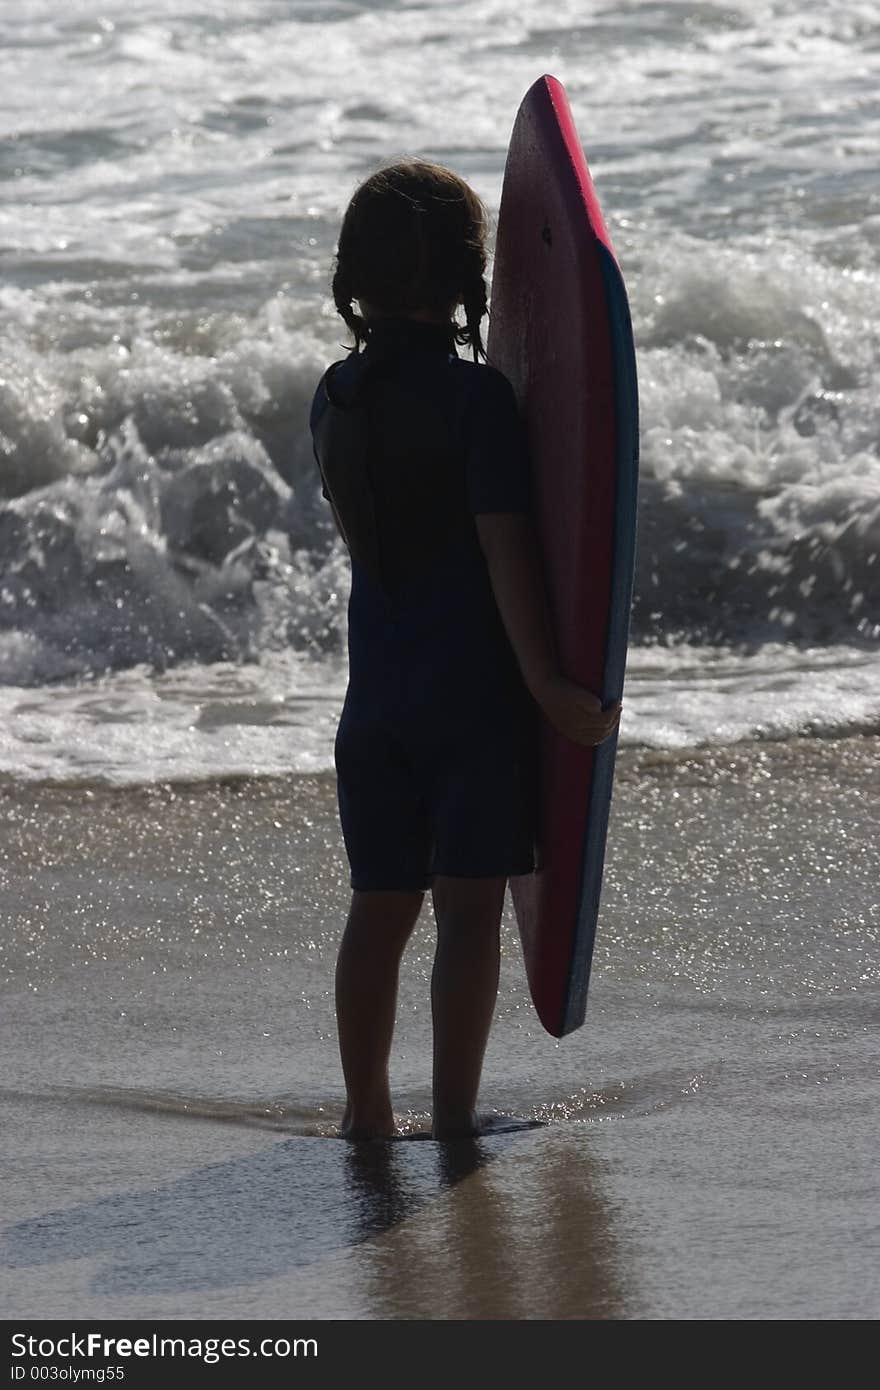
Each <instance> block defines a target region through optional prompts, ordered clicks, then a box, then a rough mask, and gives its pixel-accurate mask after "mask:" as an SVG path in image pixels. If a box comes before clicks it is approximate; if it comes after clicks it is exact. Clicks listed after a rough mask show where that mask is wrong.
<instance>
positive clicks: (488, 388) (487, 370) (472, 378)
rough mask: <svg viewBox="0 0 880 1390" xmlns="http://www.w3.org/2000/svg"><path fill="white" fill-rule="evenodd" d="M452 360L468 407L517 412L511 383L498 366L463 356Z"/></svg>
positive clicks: (503, 412) (481, 409) (514, 393)
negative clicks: (460, 379) (464, 392)
mask: <svg viewBox="0 0 880 1390" xmlns="http://www.w3.org/2000/svg"><path fill="white" fill-rule="evenodd" d="M454 362H455V364H456V367H457V370H458V371H459V372H460V374H461V378H462V382H463V384H464V385H465V387H466V390H467V394H468V397H469V400H468V405H469V407H475V408H477V409H479V410H480V411H481V412H482V411H489V412H492V411H498V412H500V413H502V414H505V415H507V414H510V413H511V412H513V413H518V406H517V402H516V392H515V391H514V389H513V385H512V384H511V382H510V379H509V378H508V377H506V376H505V375H504V373H503V372H502V371H501V370H500V369H499V368H498V367H494V366H493V365H492V363H491V362H471V361H468V359H467V358H463V357H458V358H455V359H454Z"/></svg>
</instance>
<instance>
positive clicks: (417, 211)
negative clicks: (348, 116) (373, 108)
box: [333, 159, 489, 361]
mask: <svg viewBox="0 0 880 1390" xmlns="http://www.w3.org/2000/svg"><path fill="white" fill-rule="evenodd" d="M488 221H489V219H488V214H487V212H486V209H485V207H484V206H483V203H482V202H481V201H480V199H479V198H478V197H477V195H476V193H474V191H473V189H472V188H469V187H468V185H467V184H466V183H465V182H464V180H463V179H460V178H459V177H458V175H457V174H453V173H452V171H451V170H450V169H444V168H443V167H442V165H439V164H429V163H428V162H427V161H426V160H421V159H407V160H403V161H401V162H400V163H399V164H391V165H389V166H388V167H387V168H385V169H379V170H378V171H377V172H376V173H375V174H371V175H370V177H369V178H368V179H366V180H365V182H364V183H362V184H361V185H360V187H359V188H358V190H357V192H356V193H355V195H354V197H353V198H352V200H351V202H350V203H349V205H348V210H347V211H346V214H345V217H344V218H343V222H342V229H341V231H340V233H339V248H338V251H337V256H336V269H335V273H334V276H333V300H334V302H335V304H336V308H337V310H338V311H339V313H340V314H341V315H342V317H343V319H344V320H345V322H346V323H347V325H348V327H349V328H350V329H351V331H352V333H353V334H354V351H355V352H359V351H360V348H361V344H362V343H363V342H365V341H366V338H367V336H368V333H369V325H368V324H367V322H366V320H365V319H364V318H362V317H361V315H360V314H358V313H356V312H355V310H354V308H353V307H352V301H353V300H355V299H357V300H361V301H364V302H366V303H367V304H369V305H370V307H371V308H372V307H374V306H375V308H376V309H377V310H378V311H379V312H380V313H382V314H386V315H389V316H394V315H406V314H407V313H412V312H413V311H415V310H420V309H425V310H428V311H430V312H432V313H436V314H444V313H447V312H448V313H449V314H450V318H451V316H452V315H453V314H454V312H455V306H456V304H458V303H459V302H460V303H461V304H462V305H463V307H464V316H465V324H464V326H462V325H460V324H457V325H456V327H455V341H456V342H457V343H460V344H462V345H466V346H470V347H471V348H472V350H473V354H474V361H477V360H478V359H479V357H480V356H483V357H485V356H486V353H485V349H484V348H483V340H482V337H481V336H480V323H481V321H482V318H483V315H484V314H485V312H486V298H487V295H486V281H485V270H486V246H485V241H486V231H487V227H488Z"/></svg>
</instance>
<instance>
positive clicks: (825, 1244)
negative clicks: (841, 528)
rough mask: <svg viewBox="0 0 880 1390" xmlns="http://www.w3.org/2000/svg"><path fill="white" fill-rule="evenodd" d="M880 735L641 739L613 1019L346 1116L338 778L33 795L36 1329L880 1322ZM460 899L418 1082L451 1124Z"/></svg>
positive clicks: (619, 793) (410, 1010)
mask: <svg viewBox="0 0 880 1390" xmlns="http://www.w3.org/2000/svg"><path fill="white" fill-rule="evenodd" d="M878 754H880V739H877V738H852V739H840V740H836V741H834V740H820V739H813V740H796V741H790V742H782V743H769V742H768V743H752V744H748V745H743V744H740V745H737V746H735V747H730V748H714V749H711V750H708V749H706V750H699V751H697V752H692V753H690V754H688V755H686V756H684V755H675V754H668V753H656V752H655V753H647V752H639V751H633V750H629V751H625V752H624V753H622V754H621V756H620V759H619V768H618V777H617V783H616V792H615V803H614V809H613V815H612V824H611V829H610V839H609V855H608V862H607V867H606V879H605V889H604V897H603V909H602V915H601V922H600V930H599V937H598V942H597V949H596V958H595V969H594V978H593V983H592V987H591V995H590V1003H589V1008H588V1016H587V1023H586V1025H585V1027H584V1028H582V1029H581V1030H579V1031H578V1032H577V1033H575V1034H574V1035H572V1036H571V1037H569V1038H567V1039H565V1040H563V1041H562V1042H561V1043H557V1042H556V1041H555V1040H554V1039H552V1038H549V1037H548V1036H547V1035H545V1034H544V1033H543V1032H542V1030H541V1028H540V1025H539V1024H538V1022H537V1019H536V1017H535V1015H534V1012H533V1011H532V1009H531V1006H530V1004H529V1000H528V995H527V991H526V986H525V980H524V974H523V969H522V962H521V958H520V954H519V945H518V941H517V938H516V934H515V928H514V926H513V925H512V919H511V918H510V915H509V913H508V914H507V917H506V923H505V931H504V960H503V970H502V986H501V992H500V996H499V1002H498V1012H497V1019H496V1024H495V1028H494V1032H493V1037H492V1041H491V1043H490V1050H489V1055H488V1058H487V1064H486V1070H485V1075H484V1086H483V1092H482V1097H481V1099H482V1105H483V1108H484V1110H485V1111H487V1112H488V1113H490V1114H492V1115H494V1116H495V1117H496V1124H498V1117H502V1116H506V1117H519V1118H520V1119H522V1120H535V1121H540V1122H541V1124H540V1125H539V1126H538V1127H531V1128H530V1127H525V1126H523V1127H521V1128H514V1129H512V1130H511V1131H510V1132H501V1131H499V1132H495V1133H489V1134H488V1135H487V1136H486V1137H485V1138H481V1139H479V1140H475V1141H473V1142H467V1143H460V1144H455V1145H440V1144H436V1143H434V1142H432V1141H430V1140H415V1141H413V1140H412V1139H410V1138H404V1139H402V1140H401V1141H399V1142H394V1143H389V1144H379V1145H349V1144H346V1143H344V1142H342V1141H339V1140H338V1139H336V1138H335V1132H336V1124H337V1122H338V1120H339V1117H340V1115H341V1110H342V1099H343V1091H342V1085H341V1077H340V1074H339V1066H338V1058H337V1053H336V1043H335V1033H334V1020H333V1008H332V986H333V962H334V955H335V948H336V943H337V940H338V937H339V932H340V929H341V922H342V919H343V916H344V911H345V906H346V902H347V895H348V878H347V866H346V864H345V861H344V857H343V853H342V847H341V842H340V836H339V830H338V825H337V820H336V806H335V789H334V784H333V781H332V778H328V777H291V778H272V779H269V778H267V779H263V780H247V779H231V780H227V781H219V782H218V781H215V782H206V783H193V784H189V785H170V784H168V785H164V786H151V787H144V788H117V789H113V788H108V787H105V786H100V785H94V786H91V787H87V786H82V785H79V786H72V785H59V786H51V785H46V784H30V785H29V784H23V783H20V782H16V781H8V782H6V783H4V784H3V785H2V786H0V827H2V830H0V836H2V840H0V845H2V849H0V864H2V878H0V909H2V911H3V915H4V918H5V920H6V921H7V923H8V925H7V928H6V932H5V934H4V938H3V941H2V948H0V949H2V954H0V980H2V1003H3V1008H2V1024H0V1029H2V1044H3V1048H2V1055H3V1058H4V1072H3V1079H2V1087H0V1110H2V1114H3V1120H4V1123H3V1126H2V1141H0V1142H2V1161H3V1170H4V1173H5V1174H6V1178H5V1182H4V1203H3V1226H2V1241H0V1315H2V1316H5V1317H6V1318H12V1317H14V1318H24V1317H27V1318H38V1317H43V1318H45V1317H70V1318H83V1317H87V1316H88V1317H96V1316H101V1317H113V1318H120V1317H125V1318H128V1317H135V1318H144V1319H148V1318H149V1319H152V1318H189V1317H206V1318H223V1317H244V1318H257V1317H267V1318H288V1317H317V1318H345V1317H351V1318H392V1319H393V1318H413V1317H423V1318H435V1319H439V1318H499V1319H506V1318H626V1319H645V1318H675V1319H680V1318H749V1319H755V1318H869V1317H876V1316H877V1314H878V1312H880V1274H878V1266H877V1258H876V1253H877V1252H876V1240H875V1237H874V1236H872V1234H871V1230H872V1226H873V1224H874V1222H875V1218H876V1209H877V1202H878V1195H880V1193H878V1187H880V1185H878V1180H877V1175H876V1161H875V1158H876V1154H875V1150H876V1133H877V1109H878V1050H877V1022H878V1006H880V990H878V985H880V952H878V949H877V937H878V926H880V887H878V885H880V847H878V835H877V828H878V827H877V805H878V791H880V756H878ZM432 926H433V923H432V919H431V915H430V910H429V907H428V905H426V907H425V910H424V913H423V918H422V921H421V923H420V925H419V928H418V929H417V934H416V936H415V937H414V939H413V942H412V943H411V946H410V949H409V952H408V954H407V957H406V960H405V965H404V974H403V979H402V982H401V996H400V1014H399V1019H400V1021H399V1030H398V1036H397V1040H396V1046H395V1052H394V1057H393V1070H392V1080H393V1087H394V1096H395V1103H396V1107H397V1110H398V1113H399V1115H400V1124H401V1131H402V1133H403V1134H404V1135H408V1136H415V1135H418V1134H420V1133H424V1131H425V1130H426V1129H427V1127H428V1125H429V1097H430V1092H429V1078H430V1011H429V1003H428V985H429V975H430V966H431V955H432Z"/></svg>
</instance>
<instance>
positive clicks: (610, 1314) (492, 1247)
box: [349, 1127, 625, 1319]
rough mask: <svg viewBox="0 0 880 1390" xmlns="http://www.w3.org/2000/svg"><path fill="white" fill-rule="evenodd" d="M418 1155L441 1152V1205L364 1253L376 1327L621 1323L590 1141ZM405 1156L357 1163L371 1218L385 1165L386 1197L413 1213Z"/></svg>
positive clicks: (563, 1135) (569, 1135) (542, 1140)
mask: <svg viewBox="0 0 880 1390" xmlns="http://www.w3.org/2000/svg"><path fill="white" fill-rule="evenodd" d="M420 1147H424V1148H425V1149H427V1150H430V1151H433V1156H434V1158H435V1161H436V1167H437V1175H438V1193H439V1194H441V1195H439V1198H438V1200H437V1201H436V1202H435V1203H434V1204H433V1205H432V1207H431V1208H430V1211H429V1212H428V1211H414V1212H413V1214H412V1219H410V1220H408V1221H406V1222H405V1223H402V1224H397V1223H395V1225H394V1226H393V1227H391V1226H389V1227H388V1229H387V1234H386V1235H385V1237H384V1238H383V1239H382V1240H378V1241H375V1242H373V1243H372V1244H371V1245H370V1246H369V1247H368V1248H367V1249H366V1250H365V1251H364V1255H365V1259H364V1261H363V1266H362V1267H363V1269H364V1271H365V1274H366V1277H367V1279H368V1281H369V1284H368V1302H369V1304H370V1306H371V1307H372V1308H373V1309H374V1313H373V1316H375V1317H379V1318H399V1317H409V1318H452V1319H467V1318H489V1319H524V1318H565V1319H578V1318H585V1319H588V1318H617V1317H622V1316H623V1308H624V1301H625V1299H624V1289H623V1285H622V1282H621V1270H620V1259H619V1256H618V1253H617V1250H616V1247H615V1241H614V1236H613V1231H612V1228H611V1222H610V1218H609V1215H608V1212H607V1209H606V1208H605V1206H604V1204H603V1200H602V1195H601V1187H600V1184H599V1180H598V1174H597V1167H596V1163H595V1160H594V1159H593V1158H592V1156H591V1154H590V1151H589V1136H587V1135H585V1134H584V1132H583V1130H582V1129H581V1130H579V1131H578V1132H573V1131H568V1132H566V1131H565V1130H564V1129H563V1128H562V1127H560V1128H559V1129H558V1130H557V1129H547V1130H544V1131H541V1132H540V1133H538V1134H535V1135H533V1136H531V1137H529V1138H526V1137H525V1136H523V1137H521V1138H520V1140H519V1142H518V1143H517V1144H514V1145H509V1146H506V1147H505V1148H503V1149H502V1148H500V1147H499V1140H498V1139H495V1138H493V1139H482V1140H481V1139H477V1140H471V1141H459V1142H457V1143H455V1144H430V1145H424V1146H420ZM399 1153H400V1147H399V1146H392V1145H387V1146H383V1147H382V1158H381V1160H380V1159H378V1158H372V1157H369V1156H367V1155H365V1154H363V1153H362V1152H361V1149H360V1147H359V1149H358V1151H357V1152H353V1153H352V1155H351V1157H350V1159H349V1171H350V1173H351V1178H352V1191H353V1192H358V1193H359V1194H360V1196H359V1200H361V1201H363V1202H364V1205H363V1211H364V1213H367V1212H369V1211H370V1210H371V1207H370V1203H369V1200H366V1201H365V1200H364V1197H365V1194H366V1192H367V1191H369V1190H371V1184H372V1183H373V1182H375V1180H376V1177H377V1174H378V1171H379V1167H378V1165H380V1164H381V1165H382V1167H381V1171H382V1172H383V1178H382V1182H383V1183H384V1182H387V1187H386V1188H385V1189H384V1190H385V1192H386V1194H387V1192H388V1191H393V1192H394V1193H395V1194H396V1196H395V1197H393V1198H392V1199H391V1200H392V1201H396V1202H397V1203H399V1204H400V1205H401V1206H402V1205H403V1204H404V1203H405V1202H406V1187H405V1179H406V1174H405V1172H404V1171H403V1170H402V1169H400V1168H398V1167H397V1158H398V1155H399ZM493 1160H495V1161H493ZM374 1164H376V1165H377V1167H376V1168H375V1169H373V1165H374ZM362 1165H366V1168H365V1167H363V1166H362ZM367 1169H372V1172H371V1175H370V1179H368V1180H367V1181H366V1182H365V1181H364V1175H365V1172H366V1170H367ZM372 1190H373V1193H374V1196H375V1189H372Z"/></svg>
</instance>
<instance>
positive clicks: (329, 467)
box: [310, 319, 536, 890]
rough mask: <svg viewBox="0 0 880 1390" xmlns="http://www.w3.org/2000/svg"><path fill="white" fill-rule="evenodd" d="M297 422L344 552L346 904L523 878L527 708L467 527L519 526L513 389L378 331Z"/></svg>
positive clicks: (520, 484)
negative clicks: (514, 520)
mask: <svg viewBox="0 0 880 1390" xmlns="http://www.w3.org/2000/svg"><path fill="white" fill-rule="evenodd" d="M310 423H311V428H312V435H313V439H314V444H315V455H316V458H317V460H318V464H319V467H320V469H321V474H322V479H323V492H324V496H325V497H327V498H328V499H330V500H331V501H332V502H333V504H334V507H335V509H336V513H337V516H338V519H339V522H340V525H341V528H342V530H343V532H344V534H345V538H346V541H347V543H348V547H349V550H350V552H351V572H352V584H351V596H350V600H349V609H348V622H349V626H348V650H349V685H348V691H347V693H346V698H345V704H344V707H343V711H342V717H341V719H340V723H339V729H338V732H337V736H336V746H335V758H336V770H337V777H338V792H339V810H340V819H341V822H342V831H343V838H344V840H345V846H346V851H347V853H348V857H349V861H350V864H351V883H352V887H353V888H355V889H360V890H370V889H386V890H387V889H411V890H418V889H424V888H426V887H427V886H428V885H429V884H430V881H431V879H432V877H433V876H434V875H435V874H450V875H456V876H461V877H468V878H483V877H495V876H501V875H504V876H506V875H510V874H523V873H530V872H531V871H532V869H533V868H534V862H535V861H534V856H533V849H534V834H535V812H536V751H535V750H536V718H535V708H534V705H533V702H532V699H531V696H530V695H529V693H528V691H527V689H526V687H525V685H524V682H523V679H522V676H521V674H520V671H519V667H518V665H517V662H516V658H515V656H514V654H513V650H512V648H511V646H510V642H509V639H508V637H507V634H506V632H505V630H504V626H503V623H502V621H501V616H500V614H499V612H498V607H497V604H496V602H495V598H494V595H493V593H492V587H491V582H490V579H489V574H488V570H487V567H486V561H485V558H484V555H483V552H482V549H481V547H480V543H479V538H478V536H477V531H476V526H475V524H474V516H475V515H477V514H479V513H486V512H528V511H529V510H530V483H529V469H528V459H527V454H526V447H525V439H524V431H523V428H522V425H521V423H520V420H519V416H518V412H517V406H516V400H515V397H514V394H513V389H512V387H511V386H510V383H509V382H508V381H507V379H506V378H505V377H504V376H503V375H502V374H501V373H500V372H498V371H497V370H495V369H494V368H492V367H488V366H486V365H482V364H476V363H471V362H467V361H465V360H463V359H462V358H460V357H458V355H457V353H456V352H455V347H454V342H453V339H452V335H451V333H450V331H449V330H448V329H446V328H444V327H442V326H439V325H434V324H427V323H420V322H416V321H414V320H407V319H382V320H378V321H375V322H374V323H373V325H372V326H371V330H370V335H369V339H368V342H367V346H366V348H365V350H364V351H363V352H361V353H358V354H355V353H352V354H351V355H350V356H349V357H348V358H347V359H346V360H344V361H343V362H339V363H335V364H334V365H333V366H332V367H331V368H330V369H329V370H328V372H327V373H325V375H324V377H323V378H322V380H321V382H320V384H319V386H318V389H317V391H316V393H315V397H314V401H313V403H312V412H311V421H310Z"/></svg>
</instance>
